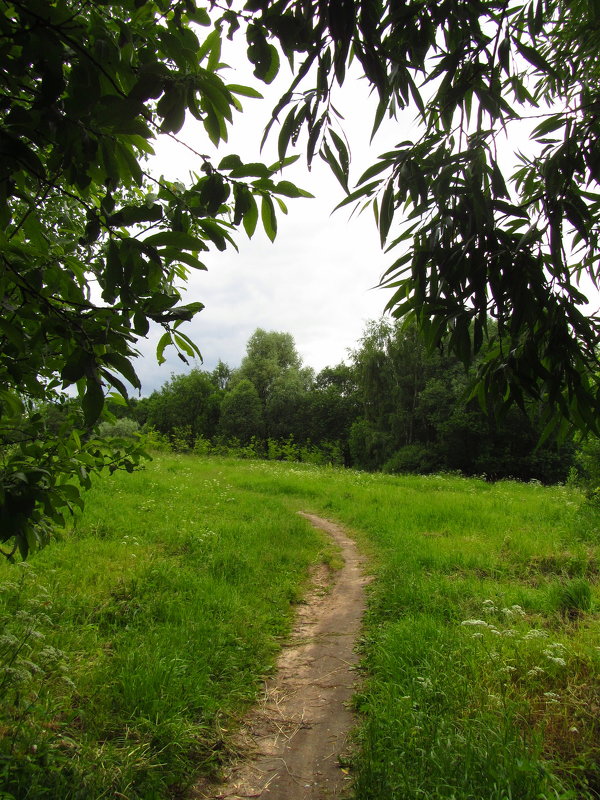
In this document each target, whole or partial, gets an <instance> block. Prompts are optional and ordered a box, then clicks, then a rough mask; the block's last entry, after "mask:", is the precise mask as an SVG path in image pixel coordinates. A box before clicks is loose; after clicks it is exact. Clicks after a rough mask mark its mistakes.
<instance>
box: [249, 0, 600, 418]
mask: <svg viewBox="0 0 600 800" xmlns="http://www.w3.org/2000/svg"><path fill="white" fill-rule="evenodd" d="M246 9H248V10H249V11H250V12H252V15H253V21H252V23H251V25H250V26H249V28H248V36H249V37H250V36H254V35H255V33H254V32H255V31H256V30H260V29H261V28H262V29H266V30H267V31H268V32H269V33H270V34H271V36H272V37H273V38H275V39H277V40H278V41H279V44H280V46H281V48H282V50H283V52H284V53H285V54H286V55H287V56H289V57H290V58H292V57H293V56H294V55H297V54H298V53H299V54H300V56H299V64H298V66H297V67H296V70H295V78H294V81H293V83H292V84H291V86H290V88H289V91H287V92H286V93H285V94H284V95H283V96H282V98H281V101H280V103H279V104H278V105H277V107H276V108H275V110H274V113H273V120H272V123H271V124H272V125H273V124H274V123H275V122H276V121H278V122H281V126H280V129H279V138H278V144H279V154H280V156H281V157H284V156H285V154H286V153H287V150H288V147H289V146H290V144H293V143H295V142H296V140H297V139H298V136H299V132H300V131H302V130H304V131H305V132H306V135H307V138H306V147H307V158H308V161H309V163H310V161H311V159H312V158H313V157H314V154H315V153H317V152H318V153H319V154H320V156H321V157H322V158H323V159H324V160H326V161H327V162H328V163H329V165H330V167H331V169H332V170H333V172H334V174H335V175H336V177H337V178H338V180H339V181H340V183H341V185H342V186H343V187H344V189H345V191H346V192H347V193H348V195H347V197H346V198H345V199H344V200H343V201H342V202H341V203H340V206H344V205H347V204H352V203H354V202H359V203H363V204H364V205H366V206H372V208H373V210H374V212H375V218H376V221H377V225H378V227H379V231H380V235H381V243H382V246H386V247H387V249H388V250H389V251H390V252H392V251H393V252H394V261H393V263H392V264H391V266H390V267H389V269H388V270H387V272H386V273H385V275H384V276H383V279H382V285H383V286H387V287H389V288H391V289H393V294H392V297H391V299H390V300H389V303H388V308H389V310H391V312H392V313H393V314H394V315H395V316H396V317H398V318H408V319H413V320H416V321H417V323H418V324H419V327H420V329H421V331H422V332H423V333H424V334H425V336H426V338H427V340H428V342H429V344H430V345H431V346H435V345H437V344H439V343H440V342H442V341H445V342H447V344H448V346H449V347H450V348H451V350H452V351H453V352H454V353H455V354H456V355H457V356H458V357H459V358H460V359H461V360H462V361H463V362H464V363H465V364H470V363H473V362H474V360H475V359H476V358H477V357H480V356H482V354H483V353H484V352H485V357H484V358H481V357H480V358H479V359H478V363H479V368H478V379H479V382H478V385H479V397H480V400H481V402H482V403H485V401H486V397H489V396H493V397H496V398H503V403H504V405H505V406H509V405H510V404H511V403H517V404H519V405H520V406H521V407H524V405H525V397H527V396H529V397H533V398H535V399H536V400H539V401H540V402H542V403H543V404H544V409H545V410H544V422H545V425H546V433H549V431H550V430H551V429H552V428H553V427H554V426H556V425H557V424H558V423H559V421H560V420H563V421H564V420H566V421H568V422H570V423H573V424H575V425H577V426H579V427H581V428H584V429H585V428H588V429H591V430H594V431H596V432H598V431H599V423H598V420H599V419H600V414H599V412H600V386H599V384H598V382H597V380H596V377H595V375H596V370H597V365H598V357H597V343H598V340H599V335H600V319H599V317H598V315H597V314H586V313H585V309H584V305H585V301H586V297H585V294H584V292H583V290H582V289H581V288H580V286H579V279H580V278H581V277H582V276H585V277H586V278H587V279H588V280H589V281H590V282H591V284H592V287H593V288H598V270H597V260H598V221H599V212H600V192H599V186H598V184H599V182H600V137H599V133H600V114H599V113H598V111H599V106H600V70H599V69H598V62H597V53H598V48H599V45H600V26H599V25H598V16H599V14H600V12H599V11H598V8H597V5H596V4H594V3H590V2H587V1H586V0H530V1H529V2H527V1H526V2H522V1H521V0H518V1H517V0H515V1H514V2H512V1H511V2H498V1H497V0H477V1H476V2H469V3H466V2H457V0H423V2H419V3H408V4H407V3H402V4H397V3H394V2H391V0H384V1H383V2H379V0H378V1H377V2H376V1H375V0H330V2H328V3H323V4H321V5H319V6H318V7H315V6H313V5H312V4H310V3H308V2H306V3H302V2H300V3H299V2H297V0H293V1H292V0H280V2H277V3H273V2H269V0H249V1H248V2H247V4H246ZM350 59H354V61H355V63H357V64H358V69H359V71H361V72H362V73H363V75H364V77H365V78H366V79H367V80H368V81H369V82H370V84H371V86H372V87H373V89H374V90H375V91H376V92H377V95H378V98H379V103H378V106H377V110H376V112H375V115H374V120H373V130H374V132H375V131H376V130H377V129H378V127H379V126H380V125H381V123H382V122H383V120H384V118H386V117H391V118H392V119H394V118H398V115H399V113H400V112H402V111H403V110H405V109H408V108H411V109H413V110H414V112H415V113H416V115H417V124H418V129H417V131H416V133H415V134H414V137H413V138H411V139H408V138H406V139H405V140H404V141H402V142H401V143H400V144H398V145H397V146H396V147H395V148H394V149H392V150H390V151H389V152H386V153H384V154H382V155H381V156H380V157H379V158H378V159H377V160H376V161H375V163H373V165H372V166H371V167H369V168H368V169H367V170H366V171H365V172H364V174H363V175H362V176H361V177H360V178H359V179H358V183H357V186H356V188H354V190H353V191H351V187H350V183H349V165H350V157H349V147H348V143H347V141H346V140H345V137H344V133H343V131H342V130H341V129H340V128H339V120H338V118H337V116H336V113H335V96H334V86H335V82H336V81H337V83H338V84H341V83H342V82H343V81H344V79H345V75H346V69H347V66H348V64H349V61H350ZM307 76H308V77H307ZM306 80H314V82H313V83H312V84H311V85H309V88H303V87H304V85H305V84H303V81H305V82H306ZM302 89H303V90H302ZM524 120H532V123H531V125H530V127H533V130H532V132H531V136H530V141H531V148H530V152H529V153H523V154H520V155H519V160H520V164H519V165H518V167H517V168H516V170H514V171H513V167H512V166H511V165H509V166H508V167H507V165H506V163H505V161H503V160H502V158H501V157H500V152H501V151H502V150H505V149H506V140H505V134H508V136H509V140H510V136H511V135H513V134H514V124H515V123H519V122H520V121H524ZM492 322H493V323H494V325H493V326H492V325H491V323H492ZM488 343H489V346H488Z"/></svg>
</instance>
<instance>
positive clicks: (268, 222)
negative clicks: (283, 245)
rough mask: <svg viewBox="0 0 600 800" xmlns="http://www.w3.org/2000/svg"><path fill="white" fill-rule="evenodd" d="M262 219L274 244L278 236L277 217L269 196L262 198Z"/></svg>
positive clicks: (266, 231)
mask: <svg viewBox="0 0 600 800" xmlns="http://www.w3.org/2000/svg"><path fill="white" fill-rule="evenodd" d="M260 217H261V220H262V224H263V228H264V229H265V233H266V234H267V236H268V237H269V239H270V240H271V241H272V242H273V241H275V237H276V236H277V218H276V216H275V209H274V208H273V201H272V200H271V198H270V197H268V196H265V197H263V198H262V201H261V207H260Z"/></svg>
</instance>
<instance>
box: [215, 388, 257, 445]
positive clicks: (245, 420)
mask: <svg viewBox="0 0 600 800" xmlns="http://www.w3.org/2000/svg"><path fill="white" fill-rule="evenodd" d="M218 434H219V435H220V436H222V437H223V438H225V439H237V440H238V441H239V442H241V443H242V444H247V443H248V442H249V441H250V440H251V439H252V437H258V438H262V437H263V436H264V411H263V404H262V401H261V399H260V397H259V396H258V392H257V391H256V387H255V386H254V384H253V383H252V382H251V381H249V380H248V379H247V378H242V379H241V380H240V381H238V382H237V383H236V384H235V386H234V387H233V388H232V389H231V390H230V391H228V392H227V393H226V394H225V396H224V397H223V400H222V403H221V416H220V420H219V426H218Z"/></svg>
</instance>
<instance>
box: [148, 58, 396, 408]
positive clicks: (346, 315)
mask: <svg viewBox="0 0 600 800" xmlns="http://www.w3.org/2000/svg"><path fill="white" fill-rule="evenodd" d="M223 77H224V79H225V80H226V81H227V82H237V83H244V82H245V83H247V84H251V83H252V84H254V85H255V86H256V88H258V89H259V91H261V92H262V93H263V94H264V95H265V100H264V101H259V100H251V99H247V98H242V100H243V104H244V113H243V114H241V115H238V116H237V119H236V120H235V125H234V126H233V128H232V130H231V132H230V139H229V142H228V143H225V144H221V146H220V147H219V151H218V158H219V159H220V158H221V157H222V156H224V155H226V154H227V153H238V154H239V155H240V156H241V157H242V159H244V160H248V161H253V160H254V161H256V160H262V161H265V162H266V163H272V162H274V161H275V160H276V159H277V155H276V153H277V150H276V143H277V130H276V129H275V130H274V135H273V136H272V137H271V140H270V142H268V143H267V146H266V147H265V150H264V151H263V153H262V154H260V153H259V146H260V140H261V138H262V133H263V130H264V128H265V125H266V123H267V122H268V120H269V118H270V109H271V108H272V107H273V105H274V104H275V102H276V101H277V100H278V99H279V96H280V95H281V94H282V92H283V91H284V89H285V88H286V87H285V86H284V85H283V83H279V84H277V85H274V86H269V87H265V86H264V85H260V84H258V82H257V81H256V80H255V79H254V78H252V76H251V75H250V77H248V75H245V76H244V75H239V74H235V73H233V71H232V72H231V73H230V74H226V73H224V74H223ZM374 102H375V101H374V100H372V99H371V98H369V95H368V91H367V86H366V84H365V82H364V81H358V80H354V81H350V82H349V83H348V86H347V88H345V90H344V92H343V95H342V96H341V97H340V101H339V105H340V107H341V110H342V113H343V114H344V117H345V119H346V120H347V124H346V123H345V124H344V127H347V128H348V132H349V138H350V140H351V141H350V143H351V147H352V156H353V166H352V174H353V175H354V177H355V178H357V177H358V176H359V175H360V172H361V171H362V170H364V169H365V168H366V166H368V165H369V164H370V163H372V160H373V157H374V156H375V155H376V154H377V153H379V152H382V151H383V150H385V149H387V148H388V147H390V146H391V145H392V144H394V143H395V142H398V141H401V140H402V139H404V138H406V131H404V132H403V131H402V130H401V129H400V128H399V126H398V125H394V126H388V128H387V129H386V130H385V131H384V132H383V133H382V134H381V135H378V137H377V139H376V141H375V143H374V145H373V149H372V150H371V151H370V152H369V135H370V126H371V120H372V110H373V108H374ZM369 109H370V110H369ZM406 124H409V123H408V122H407V123H406ZM178 138H180V139H182V140H184V141H186V142H187V143H189V144H190V145H191V146H193V147H194V148H195V149H196V150H198V151H199V152H202V153H209V152H210V151H211V145H210V142H209V141H208V138H207V137H206V135H205V134H204V131H203V129H202V127H201V126H200V125H199V124H198V123H196V122H194V121H193V120H192V121H191V122H190V123H186V125H185V126H184V128H183V129H182V131H181V132H180V133H179V135H178ZM155 149H156V151H157V158H156V160H155V161H154V162H153V171H154V172H155V174H160V173H162V174H164V175H165V176H168V177H170V178H172V179H181V180H184V181H185V180H187V178H188V176H189V172H190V170H196V171H199V169H200V166H201V164H200V163H196V157H195V156H194V155H193V154H192V153H191V152H190V151H189V150H187V149H185V148H184V147H181V146H180V145H178V144H177V143H175V142H173V141H172V140H170V139H169V138H167V137H161V140H160V141H159V142H158V143H157V145H156V148H155ZM369 159H371V160H369ZM217 163H218V161H217ZM283 177H285V178H286V179H289V180H292V181H294V182H295V183H296V184H297V185H298V186H302V187H303V188H305V189H307V190H308V191H310V192H312V194H314V195H315V199H304V198H300V199H297V200H292V199H290V200H289V202H288V203H287V204H288V208H289V214H288V215H287V217H286V216H284V215H283V214H280V215H279V217H278V223H279V230H278V235H277V239H276V240H275V242H274V243H271V242H270V241H269V240H268V239H267V237H266V235H265V234H264V232H262V231H261V230H260V223H259V229H257V232H256V234H255V235H254V237H253V238H252V240H248V238H247V236H246V234H245V233H244V232H243V230H241V229H240V232H239V233H238V235H237V236H236V242H237V243H238V246H239V253H236V252H235V251H234V250H233V248H231V249H229V250H228V251H226V252H224V253H220V252H218V251H216V250H215V251H211V253H210V254H204V257H203V261H204V262H205V263H206V265H207V267H208V271H207V272H194V273H193V274H192V275H191V276H190V280H189V284H188V290H187V294H186V300H187V301H196V300H199V301H201V302H202V303H204V304H205V309H204V310H203V311H202V312H201V313H200V314H198V316H197V317H196V318H195V320H194V321H193V322H192V323H190V324H188V325H187V326H186V328H185V331H186V332H187V333H188V335H190V336H191V337H192V338H193V339H194V341H195V342H196V343H197V344H198V346H199V347H200V350H201V352H202V355H203V363H202V364H201V365H200V366H201V367H202V368H203V369H209V370H210V369H212V368H213V367H214V366H215V364H216V363H217V361H218V360H219V359H221V360H223V361H225V362H226V363H228V364H229V365H230V366H232V367H235V366H237V365H239V363H240V361H241V359H242V357H243V355H244V352H245V345H246V342H247V340H248V338H249V336H250V335H251V334H252V333H253V331H254V330H255V329H256V328H257V327H261V328H264V329H266V330H277V331H285V332H289V333H291V334H292V335H293V336H294V339H295V341H296V345H297V348H298V351H299V353H300V355H301V356H302V358H303V361H304V363H305V364H306V365H309V366H311V367H313V368H315V369H316V370H317V371H318V370H320V369H322V368H323V367H325V366H328V365H334V364H337V363H339V362H340V361H342V360H344V359H345V358H346V356H347V350H348V348H352V347H354V346H355V344H356V342H357V340H358V339H359V337H360V336H361V333H362V331H363V330H364V326H365V323H366V321H368V320H370V319H374V318H376V317H378V316H380V315H381V313H382V312H383V309H384V306H385V303H386V299H387V294H386V293H385V292H384V291H383V290H380V289H375V288H372V287H374V286H375V285H376V284H377V282H378V280H379V277H380V275H381V273H382V272H383V270H384V267H385V265H386V264H388V263H389V262H390V257H389V256H386V255H385V254H384V253H382V252H381V249H380V246H379V238H378V233H377V230H376V227H375V222H374V219H373V215H372V212H371V211H369V212H367V213H365V214H363V215H357V216H354V217H352V218H351V219H349V217H350V211H349V210H348V209H342V210H340V211H338V212H336V213H335V214H333V215H332V213H331V212H332V209H333V208H334V207H335V205H336V204H337V203H338V202H339V201H340V200H342V199H343V197H344V193H343V190H342V188H341V187H340V186H339V184H338V183H337V181H336V180H335V178H334V177H333V175H332V174H331V172H330V171H329V168H328V167H327V166H326V165H325V164H324V163H323V162H322V161H321V159H320V158H318V157H316V158H315V161H314V164H313V168H312V171H311V172H310V173H309V172H308V171H307V170H306V167H305V166H304V163H303V159H302V158H301V159H300V161H299V162H298V163H297V164H294V165H293V166H292V167H291V168H290V169H289V170H286V173H285V174H284V175H283ZM160 333H161V330H157V331H155V332H154V333H151V334H150V336H149V337H148V340H147V341H145V342H142V343H141V347H140V349H141V351H142V353H143V357H142V358H141V359H139V360H138V362H137V365H136V368H137V370H138V374H139V375H140V378H141V380H142V387H143V388H142V393H143V394H148V393H149V392H151V391H153V390H154V389H155V388H157V387H158V386H160V385H161V384H162V383H163V382H164V381H165V380H168V378H169V377H170V374H171V373H172V372H177V373H178V372H183V371H185V369H186V367H185V365H184V364H183V363H182V362H181V361H180V360H179V359H178V358H177V356H176V354H175V353H174V352H172V351H171V352H169V351H167V352H166V353H165V355H168V358H167V362H166V363H165V364H163V365H162V366H160V367H159V366H158V365H157V363H156V359H155V358H154V357H153V350H154V346H155V343H156V340H157V339H158V336H159V335H160Z"/></svg>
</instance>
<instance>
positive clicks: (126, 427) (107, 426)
mask: <svg viewBox="0 0 600 800" xmlns="http://www.w3.org/2000/svg"><path fill="white" fill-rule="evenodd" d="M139 430H140V426H139V424H138V423H137V422H136V421H135V420H133V419H129V417H123V418H122V419H117V420H115V421H114V422H101V423H100V425H98V434H99V435H100V436H102V437H104V438H108V439H133V438H134V437H135V436H136V435H137V434H138V433H139Z"/></svg>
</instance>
